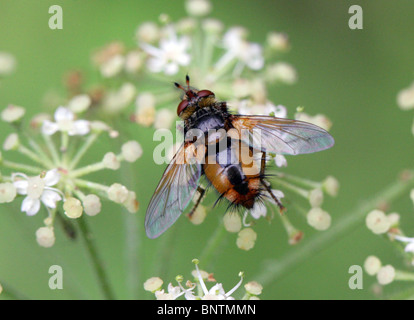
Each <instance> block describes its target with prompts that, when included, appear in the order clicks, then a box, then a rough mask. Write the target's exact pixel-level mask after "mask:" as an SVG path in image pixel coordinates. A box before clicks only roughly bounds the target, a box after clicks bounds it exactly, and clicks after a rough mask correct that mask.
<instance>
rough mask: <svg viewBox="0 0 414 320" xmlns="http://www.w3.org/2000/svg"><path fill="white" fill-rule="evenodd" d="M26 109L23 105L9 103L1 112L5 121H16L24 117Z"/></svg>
mask: <svg viewBox="0 0 414 320" xmlns="http://www.w3.org/2000/svg"><path fill="white" fill-rule="evenodd" d="M25 113H26V110H25V109H24V108H23V107H19V106H15V105H12V104H10V105H8V107H7V108H6V109H4V110H3V111H2V112H1V119H2V120H3V121H5V122H9V123H12V122H16V121H19V120H20V119H21V118H23V116H24V114H25Z"/></svg>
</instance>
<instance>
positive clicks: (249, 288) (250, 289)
mask: <svg viewBox="0 0 414 320" xmlns="http://www.w3.org/2000/svg"><path fill="white" fill-rule="evenodd" d="M244 288H245V289H246V292H247V293H249V294H252V295H255V296H258V295H259V294H261V293H262V290H263V286H262V285H261V284H260V283H258V282H256V281H250V282H248V283H246V284H245V285H244Z"/></svg>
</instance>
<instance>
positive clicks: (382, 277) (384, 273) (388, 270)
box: [377, 265, 395, 286]
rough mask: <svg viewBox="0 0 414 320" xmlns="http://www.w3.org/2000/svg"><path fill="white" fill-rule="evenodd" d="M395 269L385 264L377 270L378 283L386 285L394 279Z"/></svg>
mask: <svg viewBox="0 0 414 320" xmlns="http://www.w3.org/2000/svg"><path fill="white" fill-rule="evenodd" d="M394 278H395V269H394V267H393V266H391V265H386V266H384V267H382V268H380V269H379V270H378V273H377V280H378V283H379V284H380V285H383V286H385V285H387V284H390V283H391V282H393V281H394Z"/></svg>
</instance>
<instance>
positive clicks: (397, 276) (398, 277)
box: [394, 270, 414, 281]
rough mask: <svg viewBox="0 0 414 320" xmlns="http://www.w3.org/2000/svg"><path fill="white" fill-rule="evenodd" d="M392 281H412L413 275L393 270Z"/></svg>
mask: <svg viewBox="0 0 414 320" xmlns="http://www.w3.org/2000/svg"><path fill="white" fill-rule="evenodd" d="M394 280H398V281H414V273H412V272H408V271H401V270H395V278H394Z"/></svg>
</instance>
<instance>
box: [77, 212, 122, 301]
mask: <svg viewBox="0 0 414 320" xmlns="http://www.w3.org/2000/svg"><path fill="white" fill-rule="evenodd" d="M78 223H79V229H80V231H81V234H82V237H83V239H84V240H85V244H86V248H87V250H88V253H89V256H90V257H91V260H92V264H93V268H94V270H95V273H96V276H97V277H98V280H99V285H100V286H101V289H102V293H103V295H104V296H105V298H106V299H108V300H114V299H115V296H114V294H113V291H112V288H111V286H110V285H109V280H108V276H107V274H106V271H105V269H104V266H103V262H102V260H101V258H100V256H99V254H98V250H97V248H96V245H95V242H94V240H93V237H92V234H91V231H90V229H89V227H88V225H87V223H86V220H85V218H84V217H81V218H79V219H78Z"/></svg>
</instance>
